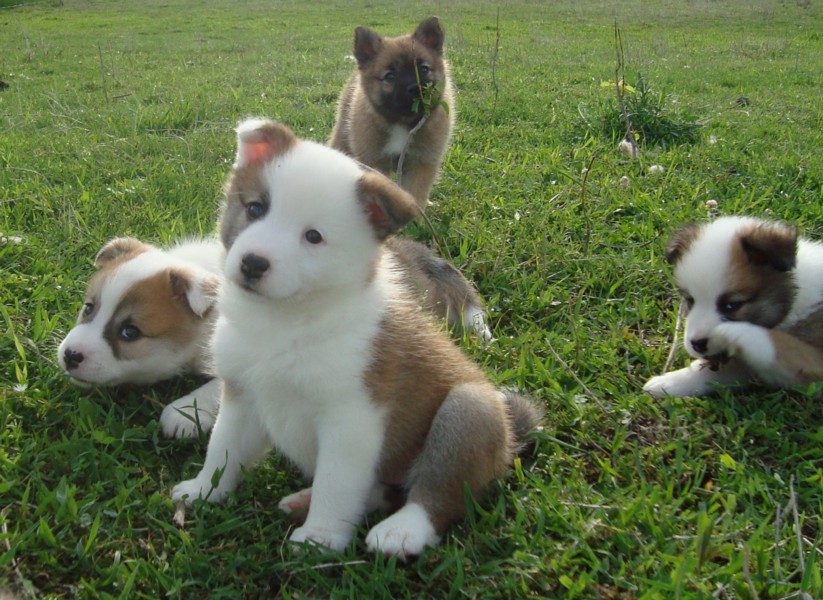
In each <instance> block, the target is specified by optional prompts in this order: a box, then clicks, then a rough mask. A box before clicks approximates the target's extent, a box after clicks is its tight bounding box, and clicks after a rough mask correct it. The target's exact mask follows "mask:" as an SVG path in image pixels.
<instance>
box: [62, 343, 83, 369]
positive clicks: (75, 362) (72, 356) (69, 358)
mask: <svg viewBox="0 0 823 600" xmlns="http://www.w3.org/2000/svg"><path fill="white" fill-rule="evenodd" d="M84 358H85V357H84V356H83V353H82V352H77V351H76V350H72V349H71V348H66V350H65V352H63V361H64V362H65V363H66V369H67V370H69V371H72V370H74V369H76V368H77V367H79V366H80V363H82V362H83V359H84Z"/></svg>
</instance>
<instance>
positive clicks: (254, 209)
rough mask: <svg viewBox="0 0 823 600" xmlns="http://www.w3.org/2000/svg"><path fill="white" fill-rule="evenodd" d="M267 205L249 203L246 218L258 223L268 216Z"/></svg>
mask: <svg viewBox="0 0 823 600" xmlns="http://www.w3.org/2000/svg"><path fill="white" fill-rule="evenodd" d="M266 210H267V209H266V205H265V204H263V203H262V202H257V201H255V202H249V203H248V204H246V216H247V217H248V218H249V221H256V220H257V219H259V218H261V217H262V216H263V215H265V214H266Z"/></svg>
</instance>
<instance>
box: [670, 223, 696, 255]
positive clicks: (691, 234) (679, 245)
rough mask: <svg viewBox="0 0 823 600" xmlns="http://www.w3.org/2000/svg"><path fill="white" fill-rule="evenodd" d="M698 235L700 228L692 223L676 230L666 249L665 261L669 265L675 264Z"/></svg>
mask: <svg viewBox="0 0 823 600" xmlns="http://www.w3.org/2000/svg"><path fill="white" fill-rule="evenodd" d="M699 235H700V226H699V225H696V224H694V223H690V224H688V225H684V226H682V227H681V228H680V229H678V230H677V231H676V232H675V233H674V235H673V236H672V237H671V239H670V240H669V245H668V246H667V247H666V261H667V262H668V263H669V264H670V265H673V264H676V263H677V262H678V261H679V260H680V257H682V256H683V255H684V254H685V253H686V251H687V250H688V249H689V247H690V246H691V245H692V242H693V241H694V240H695V239H697V237H698V236H699Z"/></svg>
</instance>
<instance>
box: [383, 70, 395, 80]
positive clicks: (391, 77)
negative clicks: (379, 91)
mask: <svg viewBox="0 0 823 600" xmlns="http://www.w3.org/2000/svg"><path fill="white" fill-rule="evenodd" d="M396 78H397V75H396V74H395V72H394V71H386V74H385V75H383V81H385V82H387V83H394V80H395V79H396Z"/></svg>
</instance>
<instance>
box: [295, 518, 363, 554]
mask: <svg viewBox="0 0 823 600" xmlns="http://www.w3.org/2000/svg"><path fill="white" fill-rule="evenodd" d="M351 535H352V529H351V528H350V527H345V528H338V529H333V528H326V527H309V526H306V525H303V526H302V527H298V528H297V529H295V530H294V531H293V532H292V534H291V535H290V536H289V541H290V542H292V543H294V544H302V543H304V542H312V543H314V544H317V545H318V546H320V547H321V548H325V549H327V550H331V551H333V552H343V550H345V549H346V546H348V545H349V542H350V541H351Z"/></svg>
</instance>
